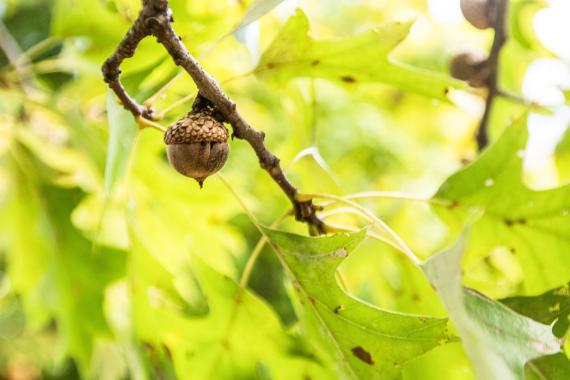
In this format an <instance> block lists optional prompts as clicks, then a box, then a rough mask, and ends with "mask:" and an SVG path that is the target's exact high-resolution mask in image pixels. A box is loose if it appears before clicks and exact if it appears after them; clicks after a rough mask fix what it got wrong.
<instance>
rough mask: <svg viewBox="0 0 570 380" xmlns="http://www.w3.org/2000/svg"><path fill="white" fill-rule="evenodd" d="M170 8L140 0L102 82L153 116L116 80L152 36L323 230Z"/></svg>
mask: <svg viewBox="0 0 570 380" xmlns="http://www.w3.org/2000/svg"><path fill="white" fill-rule="evenodd" d="M172 22H174V19H173V17H172V12H171V10H170V8H169V7H168V0H143V7H142V10H141V11H140V13H139V16H138V18H137V19H136V20H135V22H134V23H133V25H132V26H131V28H130V30H129V31H128V32H127V34H126V35H125V37H124V38H123V40H122V41H121V42H120V44H119V46H118V47H117V49H116V51H115V52H114V53H113V54H112V55H111V56H110V57H109V58H108V59H107V61H106V62H105V63H104V64H103V67H102V72H103V76H104V79H105V82H107V84H108V85H109V87H110V88H111V89H112V90H113V91H114V92H115V93H116V94H117V96H118V98H119V99H120V101H121V103H122V104H123V106H124V107H125V108H126V109H127V110H129V111H130V112H131V113H132V114H133V115H134V116H135V117H138V116H141V117H143V118H145V119H148V120H153V119H154V117H153V111H152V109H151V108H149V107H145V106H142V105H140V104H138V103H137V102H136V101H135V100H134V99H133V98H132V97H131V96H130V95H129V94H128V93H127V92H126V90H125V88H124V87H123V85H122V84H121V82H120V80H119V76H120V74H121V71H120V69H119V67H120V65H121V63H122V62H123V61H124V60H125V59H126V58H130V57H132V56H133V55H134V53H135V51H136V49H137V46H138V44H139V43H140V41H141V40H143V39H144V38H145V37H147V36H150V35H152V36H155V37H156V39H157V41H158V42H159V43H161V44H162V45H163V46H164V48H165V49H166V50H167V52H168V53H169V54H170V56H171V57H172V59H173V61H174V63H175V64H176V65H178V66H181V67H182V68H183V69H184V70H185V71H186V72H187V73H188V74H189V75H190V76H191V77H192V79H193V80H194V82H195V84H196V87H197V88H198V93H199V96H200V97H203V98H204V99H207V100H208V101H209V102H210V103H211V104H212V105H213V106H214V107H215V109H216V111H218V112H219V113H220V114H221V115H222V116H223V118H224V120H225V121H226V122H227V123H229V124H231V126H232V128H233V136H234V137H236V138H238V139H243V140H246V141H247V142H248V143H249V144H250V145H251V147H252V148H253V150H254V151H255V153H256V154H257V157H258V159H259V163H260V165H261V167H262V168H263V169H265V170H266V171H267V172H268V173H269V175H270V176H271V177H272V178H273V180H274V181H275V182H276V183H277V184H278V185H279V186H280V187H281V189H282V190H283V192H284V193H285V194H286V195H287V197H288V198H289V200H290V201H291V203H292V204H293V208H294V210H295V217H296V219H297V220H299V221H302V222H306V223H308V225H309V229H310V232H311V233H313V234H320V233H324V231H325V229H324V224H323V223H322V221H321V220H320V219H319V218H318V217H317V215H316V212H317V209H316V207H315V206H314V204H313V202H312V201H310V200H309V201H299V200H297V194H298V190H297V188H296V187H295V186H294V185H293V184H292V183H291V182H290V181H289V180H288V179H287V177H286V176H285V173H284V172H283V170H282V169H281V165H280V164H279V159H278V158H277V157H276V156H275V155H274V154H273V153H271V152H270V151H269V150H268V149H267V147H266V146H265V143H264V139H265V134H264V133H263V132H260V131H258V130H255V129H253V128H252V127H251V126H250V125H249V124H248V123H247V121H245V119H244V118H243V117H242V116H241V115H240V114H239V112H238V111H237V107H236V105H235V103H234V102H233V101H232V100H231V99H230V98H228V96H227V95H226V94H224V93H223V92H222V90H221V89H220V86H219V85H218V83H217V82H216V81H215V80H214V78H212V77H211V76H210V75H209V74H208V73H207V72H206V71H204V69H202V67H200V65H199V63H198V62H197V61H196V59H195V58H194V57H193V56H192V55H191V54H190V53H189V52H188V50H187V49H186V47H185V46H184V44H183V43H182V42H181V38H180V37H179V36H178V35H177V34H176V33H175V32H174V29H173V28H172Z"/></svg>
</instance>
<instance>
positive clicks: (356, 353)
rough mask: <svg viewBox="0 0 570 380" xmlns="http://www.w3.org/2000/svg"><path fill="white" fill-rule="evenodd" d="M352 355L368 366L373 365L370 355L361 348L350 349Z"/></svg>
mask: <svg viewBox="0 0 570 380" xmlns="http://www.w3.org/2000/svg"><path fill="white" fill-rule="evenodd" d="M352 353H353V354H354V356H356V357H357V358H358V359H360V360H362V361H363V362H364V363H366V364H370V365H373V364H374V360H372V355H370V352H368V351H366V350H365V349H364V348H362V346H356V347H354V348H353V349H352Z"/></svg>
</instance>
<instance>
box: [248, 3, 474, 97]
mask: <svg viewBox="0 0 570 380" xmlns="http://www.w3.org/2000/svg"><path fill="white" fill-rule="evenodd" d="M411 26H412V22H392V23H389V24H385V25H382V26H380V27H379V28H378V29H376V30H372V31H369V32H367V33H363V34H360V35H357V36H354V37H347V38H341V39H334V40H315V39H313V38H311V37H309V35H308V33H309V21H308V19H307V16H306V15H305V14H304V13H303V11H301V10H300V9H298V10H297V13H296V14H295V15H294V16H292V17H291V18H290V19H289V20H288V21H287V22H286V23H285V25H284V26H283V28H282V29H281V31H280V32H279V34H278V35H277V36H276V37H275V39H274V40H273V42H272V43H271V45H270V46H269V47H268V48H267V50H266V51H265V52H264V53H263V54H262V56H261V59H260V62H259V64H258V66H257V67H256V69H255V72H256V73H257V74H258V75H259V76H260V77H262V78H265V79H270V80H273V81H276V82H282V81H285V80H289V79H291V78H295V77H312V78H325V79H329V80H332V81H336V82H340V83H345V84H347V85H350V84H357V83H378V82H381V83H386V84H390V85H394V86H397V87H398V88H399V89H401V90H404V91H411V92H416V93H419V94H422V95H426V96H429V97H433V98H437V99H447V93H448V92H449V90H450V88H466V86H465V84H463V83H462V82H459V81H456V80H454V79H452V78H448V77H446V76H443V75H439V74H437V73H432V72H429V71H427V70H422V69H419V68H416V67H412V66H409V65H405V64H402V63H398V62H395V61H393V60H392V59H390V57H389V55H390V53H391V51H392V50H393V49H394V48H395V47H396V46H397V45H398V44H399V43H400V42H402V40H404V39H405V38H406V36H407V35H408V33H409V30H410V27H411Z"/></svg>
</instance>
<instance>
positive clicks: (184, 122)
mask: <svg viewBox="0 0 570 380" xmlns="http://www.w3.org/2000/svg"><path fill="white" fill-rule="evenodd" d="M227 140H228V130H227V129H226V127H224V125H223V124H222V123H220V122H219V121H218V120H216V119H214V118H213V117H212V116H210V115H209V114H206V113H201V112H198V113H189V114H188V115H187V116H186V117H184V118H182V119H180V120H178V121H177V122H176V123H174V124H173V125H171V126H170V127H168V129H167V130H166V133H165V134H164V142H165V143H166V144H167V145H172V144H189V143H194V142H225V141H227Z"/></svg>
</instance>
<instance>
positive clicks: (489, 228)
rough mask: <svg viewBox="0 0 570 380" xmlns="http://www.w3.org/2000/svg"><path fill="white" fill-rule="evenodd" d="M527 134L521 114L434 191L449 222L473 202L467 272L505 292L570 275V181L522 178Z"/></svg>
mask: <svg viewBox="0 0 570 380" xmlns="http://www.w3.org/2000/svg"><path fill="white" fill-rule="evenodd" d="M527 135H528V133H527V128H526V117H523V118H520V119H518V120H517V121H516V122H515V123H514V124H513V125H512V126H510V127H508V128H507V129H506V131H505V132H504V134H503V135H502V137H501V138H500V139H499V140H498V141H497V142H496V143H495V144H493V145H492V146H491V147H490V148H489V149H488V150H486V151H485V152H483V154H481V156H480V157H479V158H477V160H475V161H474V162H473V163H471V164H470V165H468V166H466V167H465V168H463V169H461V170H459V171H458V172H457V173H455V174H454V175H452V176H451V177H450V178H448V179H447V180H446V181H445V183H444V184H443V185H442V186H441V188H440V189H439V191H438V192H437V194H435V196H434V199H435V200H437V201H445V203H447V206H435V207H436V209H437V211H438V213H439V215H440V216H441V217H442V218H443V220H444V221H445V222H446V223H447V224H448V225H449V226H450V227H451V228H452V229H455V230H458V229H459V228H460V226H461V225H462V223H463V222H462V221H463V220H464V219H465V218H466V217H467V215H468V214H469V213H470V212H472V211H473V210H474V209H475V210H478V211H479V212H480V213H482V216H481V218H480V219H479V220H478V221H477V222H476V223H475V224H474V226H473V235H472V236H474V238H473V239H471V241H470V244H469V247H468V249H467V254H466V264H465V265H466V267H467V268H469V271H468V274H467V278H466V279H467V281H475V282H476V284H477V287H478V288H479V289H481V287H485V286H486V287H487V288H488V290H489V291H495V289H500V290H501V291H502V294H499V296H501V297H505V296H508V295H509V294H512V293H513V292H514V291H518V292H519V293H520V292H521V291H522V292H523V293H526V294H536V293H539V292H543V291H546V290H548V289H552V288H555V287H557V286H561V285H562V284H565V283H567V282H568V281H569V280H570V255H568V252H569V251H570V239H569V238H568V237H569V236H570V186H563V187H559V188H555V189H550V190H542V191H536V190H532V189H529V188H528V187H527V186H526V185H525V184H524V181H523V178H522V164H523V157H524V149H525V145H526V141H527ZM475 237H476V238H475ZM481 266H483V268H484V270H481ZM477 268H479V269H478V270H477ZM517 268H518V269H517ZM521 272H522V273H521ZM497 273H498V275H497ZM497 281H500V282H502V285H501V287H499V288H497ZM484 291H485V292H487V290H484Z"/></svg>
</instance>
